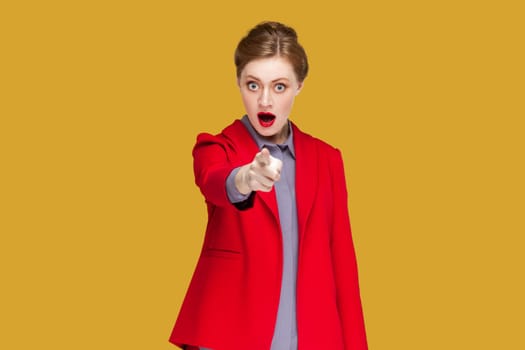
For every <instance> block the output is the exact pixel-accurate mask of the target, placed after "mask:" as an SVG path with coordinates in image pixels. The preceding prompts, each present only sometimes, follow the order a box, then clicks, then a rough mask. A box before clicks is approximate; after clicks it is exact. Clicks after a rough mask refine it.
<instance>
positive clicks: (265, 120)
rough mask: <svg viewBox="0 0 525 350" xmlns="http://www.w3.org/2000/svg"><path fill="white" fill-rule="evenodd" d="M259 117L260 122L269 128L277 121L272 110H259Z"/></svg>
mask: <svg viewBox="0 0 525 350" xmlns="http://www.w3.org/2000/svg"><path fill="white" fill-rule="evenodd" d="M257 117H259V124H261V126H263V127H265V128H269V127H270V126H272V125H273V123H274V122H275V115H274V114H273V113H270V112H259V113H257Z"/></svg>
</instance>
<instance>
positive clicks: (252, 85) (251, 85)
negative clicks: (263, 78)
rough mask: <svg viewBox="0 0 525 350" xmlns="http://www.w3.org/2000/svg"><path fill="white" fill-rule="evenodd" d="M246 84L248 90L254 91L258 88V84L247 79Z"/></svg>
mask: <svg viewBox="0 0 525 350" xmlns="http://www.w3.org/2000/svg"><path fill="white" fill-rule="evenodd" d="M246 86H248V90H251V91H256V90H257V89H259V85H258V84H257V83H256V82H254V81H249V82H248V83H247V84H246Z"/></svg>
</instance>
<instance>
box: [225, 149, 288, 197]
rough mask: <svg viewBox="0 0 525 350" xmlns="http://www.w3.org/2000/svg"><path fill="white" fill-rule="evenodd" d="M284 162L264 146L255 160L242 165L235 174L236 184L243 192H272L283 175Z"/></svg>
mask: <svg viewBox="0 0 525 350" xmlns="http://www.w3.org/2000/svg"><path fill="white" fill-rule="evenodd" d="M282 167H283V162H282V161H281V160H280V159H277V158H275V157H272V156H271V155H270V151H268V149H266V148H263V149H262V150H261V151H260V152H259V153H257V154H256V155H255V157H254V158H253V161H252V162H251V163H249V164H246V165H244V166H242V167H241V168H240V169H239V171H238V172H237V175H236V176H235V186H236V187H237V190H238V191H239V192H240V193H242V194H248V193H250V192H252V191H263V192H270V191H271V190H272V187H273V185H274V183H275V182H276V181H279V178H280V177H281V169H282Z"/></svg>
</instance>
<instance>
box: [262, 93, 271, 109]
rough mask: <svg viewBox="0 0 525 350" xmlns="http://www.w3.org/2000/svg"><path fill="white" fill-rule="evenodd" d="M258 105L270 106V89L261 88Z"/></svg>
mask: <svg viewBox="0 0 525 350" xmlns="http://www.w3.org/2000/svg"><path fill="white" fill-rule="evenodd" d="M259 106H261V107H263V108H268V107H271V106H272V96H271V93H270V89H262V91H261V95H260V96H259Z"/></svg>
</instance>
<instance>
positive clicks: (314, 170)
mask: <svg viewBox="0 0 525 350" xmlns="http://www.w3.org/2000/svg"><path fill="white" fill-rule="evenodd" d="M292 127H293V133H294V146H295V155H296V174H297V175H296V198H297V215H298V224H299V248H298V251H299V252H298V272H297V310H296V312H297V332H298V334H297V336H298V347H299V350H320V349H322V350H325V349H326V350H365V349H367V343H366V335H365V326H364V321H363V314H362V309H361V300H360V294H359V285H358V277H357V265H356V259H355V253H354V246H353V243H352V236H351V231H350V221H349V216H348V205H347V190H346V183H345V175H344V170H343V161H342V158H341V153H340V152H339V150H337V149H335V148H333V147H331V146H330V145H328V144H326V143H324V142H322V141H320V140H318V139H316V138H313V137H312V136H310V135H307V134H305V133H303V132H301V131H300V130H299V129H298V128H297V127H296V126H295V125H293V124H292ZM258 151H259V150H258V148H257V145H256V143H255V141H253V139H252V137H251V135H250V134H249V132H248V130H246V128H245V126H244V125H243V124H242V122H240V121H239V120H236V121H235V122H234V123H233V124H232V125H230V126H228V127H227V128H225V129H224V130H223V131H222V133H221V134H219V135H216V136H213V135H210V134H200V135H199V136H198V138H197V144H196V145H195V148H194V150H193V156H194V170H195V182H196V183H197V185H198V186H199V188H200V190H201V192H202V193H203V195H204V197H205V199H206V204H207V207H208V226H207V228H206V235H205V238H204V243H203V248H202V252H201V255H200V258H199V261H198V263H197V267H196V269H195V272H194V275H193V278H192V281H191V283H190V286H189V289H188V291H187V294H186V298H185V299H184V302H183V304H182V307H181V310H180V313H179V316H178V319H177V322H176V323H175V327H174V329H173V332H172V334H171V337H170V341H171V342H172V343H174V344H175V345H178V346H180V347H183V346H184V345H186V344H187V345H200V346H205V347H209V348H212V349H213V350H246V349H251V350H269V349H270V345H271V341H272V337H273V333H274V325H275V320H276V316H277V308H278V305H279V295H280V285H281V273H282V242H281V231H280V226H279V215H278V209H277V202H276V198H275V190H272V191H271V192H268V193H265V192H256V193H255V196H254V197H252V200H253V204H252V206H251V207H250V208H247V209H244V210H240V209H238V208H236V207H235V206H234V205H232V204H231V203H230V201H229V200H228V197H227V194H226V187H225V182H226V178H227V177H228V175H229V174H230V172H231V171H232V170H233V169H234V168H235V167H238V166H241V165H244V164H247V163H249V162H251V161H252V160H253V157H254V155H255V154H256V153H257V152H258ZM187 349H191V346H190V347H187Z"/></svg>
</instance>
